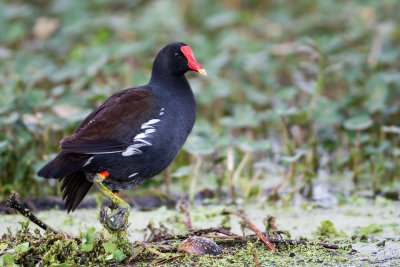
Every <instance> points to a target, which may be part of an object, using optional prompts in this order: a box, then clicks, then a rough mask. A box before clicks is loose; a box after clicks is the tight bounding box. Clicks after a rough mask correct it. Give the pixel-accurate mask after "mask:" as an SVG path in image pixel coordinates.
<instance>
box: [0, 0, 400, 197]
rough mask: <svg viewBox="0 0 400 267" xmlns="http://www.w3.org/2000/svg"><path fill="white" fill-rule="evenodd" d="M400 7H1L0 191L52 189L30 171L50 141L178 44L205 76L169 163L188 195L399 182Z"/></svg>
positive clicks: (60, 1) (196, 85)
mask: <svg viewBox="0 0 400 267" xmlns="http://www.w3.org/2000/svg"><path fill="white" fill-rule="evenodd" d="M399 8H400V3H399V2H398V1H397V0H388V1H361V0H360V1H340V2H338V1H334V0H329V1H313V0H305V1H249V2H244V1H243V2H241V1H233V0H232V1H230V0H229V1H222V2H219V3H215V2H214V1H208V0H207V1H204V0H191V1H185V2H182V1H139V0H135V1H127V0H118V1H109V0H101V1H69V0H57V1H39V2H29V1H28V2H27V1H17V2H15V1H14V2H9V1H1V2H0V10H1V12H2V15H1V16H0V20H1V21H0V23H1V25H2V27H1V30H0V32H1V34H0V86H1V90H0V155H1V156H0V169H1V172H0V175H1V176H0V191H1V195H5V194H8V193H9V192H10V191H11V190H16V191H18V192H20V194H21V195H32V194H35V195H47V194H54V193H56V192H57V190H58V189H57V187H56V186H55V185H54V183H50V182H48V181H45V180H43V179H40V178H38V177H37V176H36V175H35V173H36V171H37V170H38V169H39V168H40V167H41V166H43V165H44V164H45V162H47V161H48V160H50V159H51V158H52V157H54V156H55V153H57V151H58V142H59V140H60V139H61V138H62V137H65V136H67V135H69V134H71V133H72V131H73V130H74V128H75V127H76V126H77V124H78V123H79V122H80V121H81V120H82V118H84V116H86V115H87V114H88V113H89V112H90V110H92V109H93V108H95V107H96V105H98V104H100V103H101V101H103V100H104V99H106V98H107V97H108V96H110V95H111V94H112V93H114V92H117V91H118V90H120V89H123V88H126V87H129V86H137V85H141V84H144V83H146V82H147V80H148V78H149V74H150V67H151V63H152V60H153V58H154V56H155V54H156V52H157V50H158V49H159V48H160V47H162V46H163V45H165V44H166V43H169V42H173V41H177V40H182V41H185V42H186V43H188V44H190V45H191V46H192V48H193V51H194V53H195V55H196V58H197V60H198V61H199V62H200V63H201V64H202V65H203V66H204V67H205V68H206V70H207V73H209V76H208V78H206V79H203V78H198V77H196V76H194V75H193V76H192V75H190V74H189V76H190V81H191V84H192V87H193V90H194V91H195V93H196V95H197V99H198V104H199V106H198V120H197V124H196V126H195V129H194V131H193V133H192V135H191V137H190V138H189V140H188V142H187V144H186V146H185V149H184V151H183V152H182V153H180V155H179V156H178V159H177V160H176V161H175V163H174V164H173V165H172V166H171V168H170V171H171V173H172V177H181V178H179V181H180V185H181V189H180V191H181V192H189V191H190V193H191V195H192V198H191V199H193V195H194V194H195V192H198V191H199V189H200V188H202V187H205V186H214V187H217V186H218V187H219V188H222V189H223V190H226V191H229V189H231V190H230V192H232V193H233V192H235V193H236V194H237V195H238V196H239V197H245V198H247V197H249V196H253V195H258V194H260V193H261V192H262V189H263V188H265V187H266V185H269V186H271V185H272V186H274V188H273V191H272V192H273V197H279V196H280V195H281V192H282V191H284V189H287V188H290V190H289V191H290V192H292V193H291V194H289V199H290V198H291V197H292V196H293V194H294V192H301V193H303V194H304V195H305V196H310V195H312V189H313V187H312V186H313V181H314V180H315V178H316V177H317V173H318V172H319V171H320V170H323V171H327V172H328V173H331V174H333V175H331V177H332V180H331V181H329V182H330V183H335V181H334V179H337V177H341V176H342V177H345V179H349V180H351V179H352V181H353V184H354V185H356V187H355V188H362V189H367V190H369V191H370V192H371V193H372V194H373V195H376V194H378V193H380V192H385V191H386V190H387V189H388V188H393V187H395V188H399V183H398V177H399V164H398V160H399V158H398V157H399V155H400V153H399V148H398V145H399V144H398V143H399V141H398V140H399V133H400V130H399V128H398V127H397V125H399V120H400V109H399V99H400V79H399V77H400V76H399V73H398V70H399V62H400V61H399V56H400V55H399V50H398V47H399V45H400V33H399V30H398V29H399V25H400V20H399V16H400V15H399V13H398V12H397V10H399ZM163 176H164V175H161V176H159V177H158V178H156V179H153V180H152V181H150V182H148V183H147V184H146V185H145V186H142V187H141V188H142V189H143V188H146V187H147V188H152V187H156V188H159V185H160V184H164V180H166V181H167V184H166V187H167V190H169V179H164V178H163ZM167 176H168V175H167ZM271 176H273V177H280V180H279V181H275V182H274V183H271V181H270V180H269V178H268V177H271ZM197 177H198V179H196V178H197ZM200 177H201V179H200ZM173 184H176V183H173ZM45 185H47V186H45ZM189 189H190V190H189ZM233 189H235V190H233ZM176 191H178V190H176ZM178 192H179V191H178ZM232 197H235V196H232Z"/></svg>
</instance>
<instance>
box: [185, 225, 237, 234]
mask: <svg viewBox="0 0 400 267" xmlns="http://www.w3.org/2000/svg"><path fill="white" fill-rule="evenodd" d="M190 233H191V234H192V235H203V234H208V233H221V234H224V235H227V236H236V234H234V233H232V232H229V231H228V230H225V229H224V228H214V227H211V228H206V229H196V230H192V231H190Z"/></svg>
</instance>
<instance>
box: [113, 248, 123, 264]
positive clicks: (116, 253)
mask: <svg viewBox="0 0 400 267" xmlns="http://www.w3.org/2000/svg"><path fill="white" fill-rule="evenodd" d="M113 257H114V259H116V260H117V261H118V262H122V261H123V260H124V259H125V258H126V255H125V254H124V253H123V252H122V251H121V250H116V251H114V252H113Z"/></svg>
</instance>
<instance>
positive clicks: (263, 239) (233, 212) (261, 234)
mask: <svg viewBox="0 0 400 267" xmlns="http://www.w3.org/2000/svg"><path fill="white" fill-rule="evenodd" d="M224 212H225V213H230V214H233V215H236V216H238V217H240V218H242V220H243V221H244V222H245V223H246V224H247V226H248V227H249V228H250V229H251V230H252V231H253V232H255V233H256V234H257V236H258V237H259V238H260V239H261V241H262V242H264V244H266V245H267V247H268V248H269V249H270V250H275V247H274V245H272V244H271V242H269V241H268V239H267V238H266V237H265V235H264V234H263V233H262V232H261V231H260V230H259V229H258V228H257V227H256V226H255V225H254V224H253V223H252V222H251V221H250V220H249V219H248V218H246V217H245V216H243V215H241V214H239V213H237V212H235V211H231V210H228V209H224Z"/></svg>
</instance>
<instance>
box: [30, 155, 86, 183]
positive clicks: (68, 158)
mask: <svg viewBox="0 0 400 267" xmlns="http://www.w3.org/2000/svg"><path fill="white" fill-rule="evenodd" d="M90 157H91V155H86V154H71V153H63V152H61V153H60V154H58V155H57V157H55V158H54V159H53V160H52V161H50V162H49V163H47V165H46V166H44V167H43V168H42V169H41V170H40V171H39V172H38V173H37V174H38V176H40V177H43V178H64V177H66V176H68V175H70V174H72V173H75V172H78V171H80V170H81V169H82V166H83V164H85V162H86V161H87V160H88V159H89V158H90Z"/></svg>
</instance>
